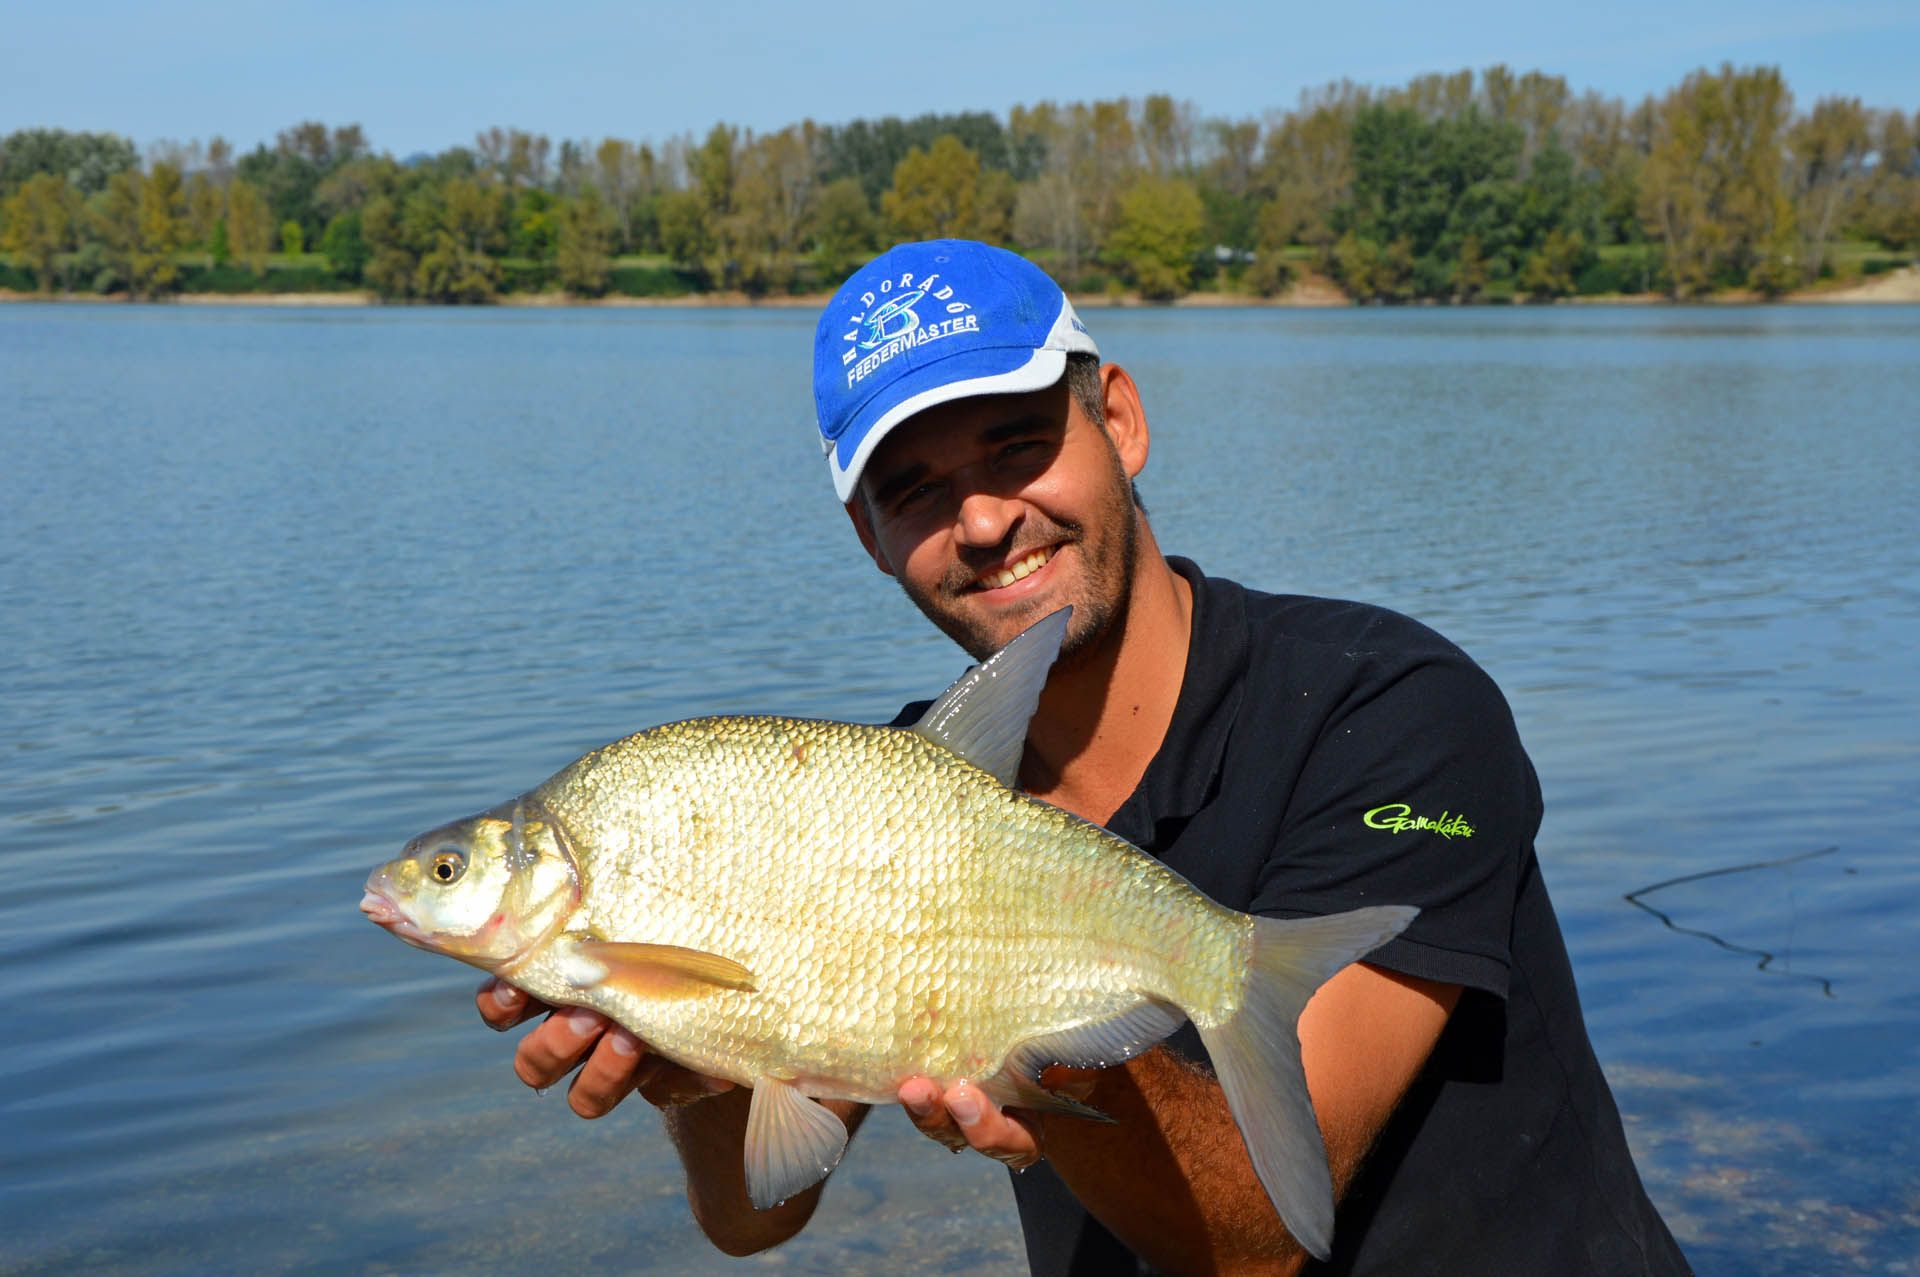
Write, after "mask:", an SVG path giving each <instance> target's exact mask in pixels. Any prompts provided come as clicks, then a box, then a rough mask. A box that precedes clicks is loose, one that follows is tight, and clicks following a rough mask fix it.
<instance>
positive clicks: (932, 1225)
mask: <svg viewBox="0 0 1920 1277" xmlns="http://www.w3.org/2000/svg"><path fill="white" fill-rule="evenodd" d="M1088 318H1089V319H1090V321H1091V326H1092V328H1093V331H1094V332H1095V334H1096V335H1097V336H1098V338H1099V339H1100V341H1101V342H1102V346H1103V349H1104V350H1105V352H1106V353H1107V355H1108V356H1109V357H1110V358H1114V359H1117V360H1119V361H1121V362H1123V363H1125V364H1126V365H1128V366H1129V367H1130V368H1131V369H1132V370H1133V372H1134V373H1135V375H1136V376H1137V378H1138V379H1139V381H1140V384H1141V386H1142V387H1143V390H1144V393H1145V397H1146V402H1147V407H1148V412H1149V416H1150V419H1151V421H1152V423H1153V427H1154V436H1153V441H1154V451H1153V458H1152V462H1151V464H1150V465H1149V468H1148V471H1147V474H1146V476H1145V478H1144V480H1143V483H1142V488H1143V491H1144V495H1145V497H1146V499H1147V502H1148V505H1149V506H1150V508H1151V510H1152V512H1153V518H1154V521H1155V525H1156V528H1157V530H1158V532H1159V534H1160V538H1161V541H1162V543H1163V544H1164V545H1165V546H1166V547H1167V548H1169V549H1170V550H1173V551H1177V552H1181V553H1186V554H1189V555H1192V556H1193V557H1195V558H1197V559H1199V560H1200V561H1201V562H1202V563H1203V564H1205V565H1206V566H1207V567H1208V568H1209V569H1210V570H1212V571H1215V572H1219V573H1222V574H1226V575H1232V576H1237V577H1239V578H1240V579H1242V580H1245V581H1247V582H1248V583H1250V584H1257V585H1261V586H1264V587H1267V588H1273V589H1288V590H1301V591H1310V592H1315V593H1324V594H1334V595H1345V596H1355V597H1361V598H1366V599H1369V600H1372V601H1376V602H1381V603H1385V604H1388V605H1390V606H1393V607H1397V608H1399V609H1401V610H1403V611H1406V612H1409V613H1412V614H1413V615H1416V616H1419V617H1420V618H1422V619H1423V620H1426V621H1428V622H1429V623H1431V624H1434V625H1435V626H1437V627H1438V628H1440V629H1441V630H1442V631H1444V632H1446V633H1447V634H1449V635H1450V636H1451V637H1452V638H1454V639H1455V640H1456V641H1458V642H1459V643H1461V644H1462V645H1463V646H1465V647H1466V648H1467V649H1468V650H1469V651H1470V652H1472V653H1473V654H1474V655H1475V656H1476V657H1477V658H1478V659H1479V660H1480V661H1481V662H1482V663H1483V664H1484V665H1485V666H1486V667H1487V668H1488V669H1489V671H1490V672H1492V673H1493V675H1494V676H1495V678H1496V679H1498V680H1499V681H1500V683H1501V684H1502V686H1503V687H1504V688H1505V689H1506V691H1507V693H1508V695H1509V697H1510V698H1511V700H1512V701H1513V704H1514V708H1515V711H1516V714H1517V716H1518V718H1519V722H1520V726H1521V730H1522V734H1523V736H1524V738H1525V739H1526V741H1527V744H1528V746H1529V748H1530V750H1531V751H1532V754H1533V757H1534V760H1535V762H1536V764H1537V766H1538V769H1539V771H1540V774H1541V777H1542V782H1543V785H1544V787H1545V791H1546V799H1547V817H1546V824H1545V827H1544V828H1543V831H1542V836H1541V845H1540V854H1541V860H1542V863H1543V865H1544V867H1545V872H1546V875H1547V879H1548V882H1549V885H1550V887H1551V889H1552V891H1553V894H1554V897H1555V901H1556V904H1557V906H1558V908H1559V912H1560V915H1561V919H1562V923H1563V925H1564V927H1565V929H1566V932H1567V938H1568V943H1569V946H1570V948H1571V950H1572V955H1573V959H1574V964H1575V971H1576V974H1577V975H1578V977H1579V980H1580V985H1581V989H1582V994H1583V998H1584V1000H1585V1003H1586V1007H1587V1013H1588V1019H1589V1023H1590V1026H1591V1028H1592V1032H1593V1036H1594V1039H1595V1042H1596V1045H1597V1047H1598V1050H1599V1052H1600V1056H1601V1058H1602V1061H1603V1062H1604V1063H1605V1064H1606V1066H1607V1070H1608V1074H1609V1077H1610V1078H1611V1079H1612V1081H1613V1083H1614V1086H1615V1089H1616V1091H1617V1093H1618V1095H1619V1098H1620V1102H1621V1107H1622V1110H1623V1112H1624V1114H1625V1116H1626V1119H1627V1122H1628V1126H1629V1131H1630V1134H1631V1136H1632V1138H1633V1140H1634V1144H1635V1147H1636V1150H1637V1152H1638V1154H1639V1157H1640V1162H1641V1168H1642V1172H1643V1175H1644V1177H1645V1178H1646V1180H1647V1182H1648V1184H1649V1188H1650V1190H1651V1191H1652V1193H1653V1196H1654V1198H1655V1200H1656V1201H1657V1202H1658V1203H1659V1204H1660V1206H1661V1207H1662V1209H1663V1211H1664V1212H1665V1213H1666V1215H1667V1217H1668V1219H1669V1222H1670V1223H1671V1224H1672V1226H1673V1228H1674V1231H1675V1233H1676V1234H1677V1235H1678V1236H1679V1237H1680V1238H1681V1240H1682V1242H1683V1243H1684V1244H1685V1245H1686V1247H1687V1250H1688V1252H1689V1255H1690V1256H1691V1257H1692V1258H1693V1259H1694V1261H1695V1263H1696V1265H1697V1266H1698V1268H1699V1269H1700V1270H1701V1271H1702V1272H1726V1273H1783V1274H1784V1273H1798V1272H1801V1271H1809V1270H1812V1271H1860V1272H1876V1273H1888V1272H1894V1273H1899V1272H1920V1264H1916V1261H1915V1258H1914V1256H1915V1255H1916V1254H1920V1170H1917V1169H1916V1168H1917V1167H1920V1147H1916V1144H1917V1143H1920V1137H1916V1135H1915V1134H1914V1122H1913V1115H1914V1113H1915V1112H1916V1111H1917V1110H1920V973H1917V970H1916V966H1915V964H1914V963H1913V961H1912V958H1913V955H1914V954H1915V953H1916V952H1920V921H1916V917H1917V911H1916V905H1920V857H1916V855H1915V850H1916V836H1915V834H1914V832H1913V831H1914V829H1915V828H1916V817H1920V783H1917V782H1920V728H1916V727H1915V726H1914V724H1915V723H1916V722H1920V645H1916V642H1915V635H1916V633H1920V629H1917V627H1916V622H1917V621H1920V536H1916V532H1920V521H1917V520H1916V516H1915V510H1916V508H1920V505H1917V503H1916V498H1920V430H1917V429H1916V427H1915V419H1916V414H1915V409H1914V404H1915V403H1917V402H1920V359H1916V358H1915V352H1916V351H1920V308H1895V307H1881V308H1859V309H1849V308H1832V309H1828V308H1811V307H1809V308H1752V309H1603V308H1557V309H1552V310H1540V311H1535V310H1479V311H1466V312H1458V311H1440V310H1418V311H1337V312H1312V313H1299V312H1285V311H1270V310H1259V311H1223V312H1192V311H1103V312H1094V313H1092V314H1090V315H1089V316H1088ZM810 327H811V317H810V316H808V315H806V314H804V313H799V312H785V311H777V312H761V311H708V310H671V311H668V310H661V311H614V310H587V311H539V312H529V311H513V310H494V311H449V310H430V309H404V310H365V311H349V312H341V311H332V310H327V311H321V310H314V311H305V310H297V309H287V310H282V309H260V310H254V309H239V308H236V309H211V308H210V309H188V308H134V307H113V306H57V307H56V306H36V305H14V306H5V307H0V387H3V388H4V391H3V393H0V439H4V441H5V443H6V455H7V457H8V459H9V461H10V462H11V465H10V466H9V475H8V480H9V482H8V484H7V491H6V494H5V496H4V497H0V545H4V546H5V547H6V550H7V552H6V554H5V555H4V556H3V557H0V618H3V619H0V635H4V643H0V751H4V753H0V758H4V763H3V764H0V864H3V865H4V867H5V869H6V872H7V883H8V889H7V891H6V892H5V893H4V896H0V970H3V971H4V972H5V977H6V978H5V980H4V982H0V1012H4V1014H5V1018H6V1021H7V1022H8V1023H9V1024H10V1025H11V1026H12V1033H11V1042H10V1049H9V1050H8V1051H7V1052H5V1053H4V1055H0V1130H4V1131H5V1138H4V1140H0V1270H5V1271H29V1270H32V1271H38V1270H48V1271H51V1270H70V1269H73V1268H76V1267H79V1266H82V1265H85V1266H87V1267H88V1268H89V1269H91V1270H97V1271H101V1272H132V1271H138V1272H154V1271H186V1270H191V1269H202V1268H219V1269H231V1268H244V1269H246V1270H249V1271H258V1272H276V1271H288V1270H296V1269H297V1270H302V1271H306V1270H313V1269H321V1270H328V1269H334V1270H372V1271H388V1272H428V1271H448V1270H458V1271H468V1272H489V1271H501V1272H506V1271H518V1270H521V1269H524V1268H525V1267H526V1266H527V1265H529V1264H530V1263H535V1262H538V1263H541V1264H544V1265H548V1266H551V1267H553V1268H554V1269H556V1270H560V1271H573V1270H579V1269H582V1268H585V1267H588V1266H589V1265H595V1264H601V1263H619V1264H622V1265H626V1266H636V1267H638V1266H646V1265H653V1266H658V1267H661V1268H665V1269H669V1270H679V1271H712V1272H721V1271H735V1270H737V1269H738V1268H739V1267H741V1265H740V1264H739V1263H737V1262H735V1261H727V1260H723V1259H721V1258H720V1257H718V1256H717V1255H715V1254H714V1253H713V1252H711V1251H710V1250H708V1249H707V1248H706V1246H705V1243H704V1242H702V1241H701V1240H700V1238H699V1237H698V1235H697V1233H696V1232H695V1230H694V1229H693V1228H692V1226H691V1225H690V1224H689V1223H688V1222H687V1219H686V1214H685V1209H684V1206H683V1205H682V1204H681V1202H680V1199H679V1193H678V1188H677V1177H676V1174H675V1170H674V1168H675V1163H674V1160H673V1157H672V1155H671V1153H670V1152H669V1151H668V1150H667V1148H666V1145H665V1141H664V1139H663V1137H662V1136H661V1135H660V1133H659V1131H658V1128H657V1122H656V1121H655V1119H654V1118H653V1116H652V1114H651V1113H650V1112H647V1111H643V1106H641V1105H638V1104H629V1105H627V1106H625V1107H624V1108H623V1109H622V1110H621V1111H620V1112H619V1113H617V1114H616V1115H615V1116H613V1117H611V1118H609V1119H607V1120H605V1121H601V1122H597V1123H583V1122H579V1121H577V1120H575V1119H573V1118H572V1117H571V1115H570V1114H569V1113H568V1112H567V1110H566V1108H565V1104H564V1100H563V1098H562V1097H561V1096H560V1095H559V1094H558V1093H555V1094H551V1095H548V1096H545V1097H536V1096H534V1095H533V1094H531V1093H530V1092H526V1091H524V1090H523V1089H522V1088H521V1087H520V1086H519V1085H518V1084H517V1083H516V1082H515V1081H514V1080H513V1078H512V1075H511V1072H510V1070H509V1068H508V1060H509V1058H510V1055H511V1049H512V1043H511V1041H510V1039H506V1038H495V1037H493V1036H492V1035H489V1034H487V1033H486V1032H485V1031H484V1030H483V1029H482V1028H480V1027H479V1025H478V1023H477V1020H476V1017H475V1016H474V1015H473V1012H472V1009H471V1004H470V996H471V992H472V988H473V986H474V984H475V983H476V977H475V975H474V973H471V972H468V971H466V970H464V969H463V968H460V967H458V966H456V965H455V964H453V963H449V962H446V961H444V960H433V959H429V958H428V957H426V956H424V955H421V954H417V953H414V952H412V951H409V950H405V949H403V948H401V947H400V946H398V945H396V944H394V943H393V942H392V940H390V939H389V938H387V937H385V936H383V935H381V934H379V932H377V931H376V930H375V929H374V928H372V927H369V926H367V925H366V924H365V923H364V921H363V920H362V919H361V918H360V916H359V914H358V912H357V910H356V908H355V906H356V904H357V901H358V899H359V894H360V888H359V884H360V882H361V880H362V879H363V878H364V876H365V874H366V871H367V869H368V868H369V867H370V866H371V865H372V864H374V863H376V862H377V861H379V860H381V859H384V858H385V857H386V856H388V855H390V854H391V853H392V851H393V850H394V849H395V848H397V846H398V845H399V843H400V842H402V841H403V840H404V839H406V838H407V837H408V836H410V835H411V834H413V833H415V832H418V831H419V830H420V829H423V828H426V827H428V826H430V825H433V824H436V823H439V822H441V821H443V820H445V819H448V818H450V817H452V816H455V815H458V814H461V813H465V812H468V811H471V810H475V809H477V808H480V807H484V806H488V805H491V804H492V803H494V802H496V801H498V800H499V799H501V798H503V797H505V796H507V795H510V794H512V793H515V792H518V791H520V790H522V789H525V788H527V787H528V786H529V785H531V784H533V783H534V782H536V781H537V780H539V779H540V778H541V777H544V776H545V775H547V774H549V773H550V772H551V771H553V770H554V769H556V768H557V767H558V766H560V765H561V764H562V763H564V762H566V761H568V760H569V759H571V758H572V757H574V756H575V755H577V754H578V753H580V752H582V751H583V750H585V749H586V748H588V747H590V746H592V745H596V744H599V743H602V742H604V741H606V740H609V739H612V738H614V737H617V736H620V735H623V734H625V733H626V732H629V731H632V730H635V729H637V728H638V727H641V726H644V725H647V724H650V723H654V722H659V721H663V720H667V719H671V718H676V717H683V716H686V715H689V714H694V713H710V712H727V711H738V710H772V711H779V712H788V713H798V714H818V715H831V716H834V717H841V718H854V719H862V718H864V719H877V718H881V717H883V716H887V715H890V714H891V713H892V712H893V710H894V709H895V708H896V707H897V706H898V704H899V703H900V702H902V701H904V700H906V699H909V698H912V697H915V696H924V695H928V694H931V693H932V692H933V691H935V690H937V689H938V688H939V687H940V686H942V685H944V683H945V682H946V681H947V680H948V679H949V678H950V677H951V676H952V675H953V674H955V673H957V672H958V670H959V669H960V668H961V667H962V666H963V665H964V664H965V661H964V658H962V657H961V656H960V655H959V654H958V653H957V651H955V650H954V649H952V648H950V647H949V646H947V645H946V643H945V641H944V640H943V639H940V638H938V637H937V636H936V635H934V634H933V633H932V632H931V631H930V630H928V629H927V627H926V626H925V625H924V624H923V623H921V622H920V621H919V620H918V618H917V617H916V616H915V615H914V613H913V612H912V610H911V608H910V607H909V606H908V605H907V603H906V602H905V600H904V599H903V598H901V597H900V596H899V595H898V593H897V592H896V591H893V590H892V589H891V588H890V587H888V586H887V585H886V584H885V583H884V582H883V581H882V579H881V578H879V577H878V576H877V575H875V574H874V572H873V570H872V568H871V567H870V566H868V565H866V563H865V561H864V559H863V558H862V556H861V555H860V554H859V553H858V550H857V547H856V545H855V543H854V541H853V538H852V536H851V533H850V531H849V529H848V528H847V526H846V524H845V520H844V516H843V515H842V514H841V513H840V512H839V511H838V510H837V509H835V508H834V504H833V501H832V498H831V491H830V488H829V485H828V482H827V477H826V475H825V473H824V467H823V466H822V465H821V464H820V462H819V457H818V452H817V450H816V448H815V446H814V444H813V443H812V442H811V439H810V429H811V427H810V404H809V401H808V397H807V395H808V390H807V375H808V372H807V362H806V351H807V341H808V338H809V335H810ZM1829 848H1831V849H1832V850H1831V851H1827V849H1829ZM1813 852H1825V853H1826V854H1822V855H1814V856H1809V855H1808V853H1813ZM1776 862H1778V863H1776ZM1679 879H1686V880H1685V881H1674V880H1679ZM1663 883H1668V884H1670V885H1660V884H1663ZM1634 892H1639V893H1640V894H1639V895H1638V897H1637V898H1638V900H1639V902H1640V903H1639V905H1636V904H1635V903H1633V902H1632V901H1629V900H1627V899H1625V898H1624V897H1626V896H1627V895H1628V894H1629V893H1634ZM1656 911H1657V912H1656ZM749 1266H758V1267H767V1268H779V1269H782V1270H791V1271H799V1272H814V1271H818V1272H838V1271H845V1270H848V1269H855V1270H859V1269H879V1270H893V1271H898V1270H902V1269H917V1270H922V1271H930V1272H955V1273H959V1272H975V1271H991V1270H1000V1269H1004V1270H1011V1271H1018V1270H1019V1269H1020V1267H1021V1266H1022V1265H1021V1250H1020V1247H1019V1243H1018V1234H1017V1228H1016V1227H1015V1225H1014V1224H1013V1215H1012V1208H1011V1202H1010V1197H1009V1194H1008V1193H1007V1191H1006V1189H1005V1182H1004V1176H1003V1174H1002V1172H1000V1170H999V1169H998V1168H997V1167H994V1166H991V1165H990V1164H988V1163H985V1162H984V1161H983V1160H982V1159H978V1158H953V1157H949V1156H947V1155H946V1154H944V1153H942V1152H940V1151H939V1150H937V1149H935V1148H933V1147H931V1146H929V1145H927V1144H926V1142H925V1141H924V1140H921V1139H920V1138H919V1137H918V1136H917V1135H915V1134H914V1133H913V1132H912V1131H911V1130H910V1129H909V1128H908V1127H907V1126H906V1124H905V1123H904V1122H902V1121H900V1120H898V1119H897V1118H891V1117H890V1118H888V1119H886V1120H881V1121H876V1122H875V1123H872V1124H870V1127H869V1130H868V1131H867V1132H865V1133H863V1134H862V1136H861V1138H860V1139H859V1140H858V1141H857V1142H856V1144H855V1147H854V1151H853V1152H852V1153H850V1154H849V1157H848V1160H847V1162H846V1164H845V1165H844V1166H843V1168H842V1169H841V1171H839V1172H838V1173H837V1174H836V1175H835V1178H834V1187H833V1189H832V1190H831V1191H830V1192H829V1194H828V1196H827V1200H826V1203H825V1205H824V1206H823V1207H822V1210H821V1213H820V1215H819V1216H818V1217H817V1218H816V1220H815V1222H814V1224H813V1225H812V1227H811V1228H809V1230H808V1231H807V1233H806V1234H804V1235H803V1236H802V1237H801V1238H799V1239H797V1240H796V1241H795V1242H794V1243H792V1244H790V1245H789V1246H787V1247H783V1248H782V1249H781V1250H779V1251H776V1252H774V1253H773V1254H772V1255H770V1256H766V1257H763V1258H761V1259H758V1260H755V1261H749Z"/></svg>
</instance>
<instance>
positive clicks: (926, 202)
mask: <svg viewBox="0 0 1920 1277" xmlns="http://www.w3.org/2000/svg"><path fill="white" fill-rule="evenodd" d="M980 185H981V184H980V157H979V156H978V155H976V154H974V153H973V151H972V150H970V149H969V148H968V147H967V145H966V143H964V142H962V141H961V140H960V139H959V138H957V137H955V136H953V135H952V134H951V133H949V134H945V135H943V136H941V137H939V138H936V139H935V140H934V143H933V146H932V147H931V148H930V149H928V150H925V151H923V150H921V149H920V148H919V147H917V146H916V147H914V148H913V149H911V150H909V151H908V152H907V154H906V156H905V157H904V158H902V159H901V161H900V163H899V164H898V165H897V166H896V167H895V168H894V170H893V185H892V186H891V187H890V188H889V189H888V190H886V191H885V192H884V193H882V195H881V196H880V208H881V212H882V213H883V214H884V215H885V217H886V220H887V225H888V229H889V230H890V231H891V232H892V234H893V235H895V236H896V237H897V238H899V239H903V240H905V239H916V240H917V239H944V238H950V237H951V238H960V239H984V238H990V236H988V235H986V234H985V233H984V232H985V230H986V228H985V226H983V221H984V220H985V219H984V218H983V213H985V212H986V209H985V208H983V201H982V199H981V189H980Z"/></svg>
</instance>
